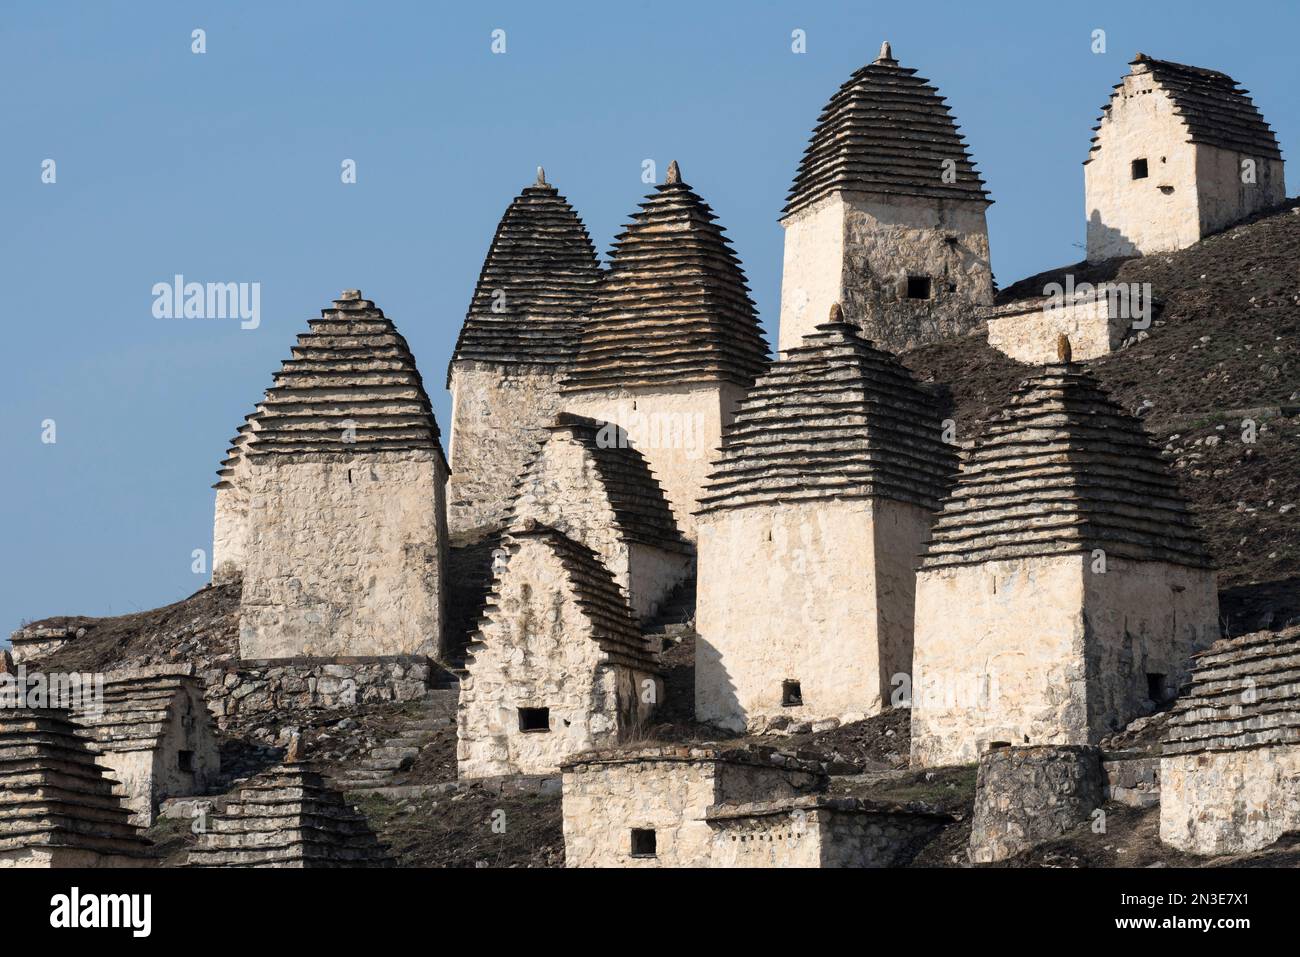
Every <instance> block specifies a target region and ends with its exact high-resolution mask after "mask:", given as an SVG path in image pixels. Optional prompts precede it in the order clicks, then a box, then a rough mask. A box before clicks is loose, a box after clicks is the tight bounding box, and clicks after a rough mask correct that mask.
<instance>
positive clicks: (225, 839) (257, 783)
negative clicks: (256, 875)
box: [186, 761, 393, 868]
mask: <svg viewBox="0 0 1300 957" xmlns="http://www.w3.org/2000/svg"><path fill="white" fill-rule="evenodd" d="M186 864H187V866H189V867H287V868H321V867H391V866H392V864H393V859H392V857H391V855H390V854H389V852H388V848H387V847H386V846H385V845H383V844H381V843H380V842H379V839H378V838H377V837H376V836H375V833H374V831H372V830H371V828H370V825H369V824H368V823H367V822H366V819H365V817H364V816H363V815H362V814H360V813H359V812H358V811H357V810H356V809H355V808H354V807H352V806H351V805H350V804H348V803H347V802H346V801H344V799H343V796H342V795H341V794H340V793H339V792H338V791H336V790H334V789H333V788H332V787H330V786H329V785H328V784H327V783H326V781H325V778H324V777H322V776H321V774H320V773H319V772H317V771H315V770H314V769H312V768H311V766H310V765H308V764H304V763H299V762H295V761H288V762H286V763H284V764H281V765H277V766H276V767H273V768H271V769H269V770H267V771H263V772H262V773H260V774H258V775H256V776H254V777H253V778H250V779H249V780H248V781H247V782H245V783H244V785H243V786H242V787H240V788H239V790H238V791H237V792H236V793H235V795H234V797H232V798H230V800H229V801H227V803H226V809H225V811H223V812H222V813H220V814H217V815H215V816H213V817H212V818H210V819H209V820H208V822H207V830H206V831H205V832H203V833H202V834H201V835H200V836H199V840H198V843H197V844H196V845H195V846H194V847H192V848H190V851H189V856H188V859H187V861H186Z"/></svg>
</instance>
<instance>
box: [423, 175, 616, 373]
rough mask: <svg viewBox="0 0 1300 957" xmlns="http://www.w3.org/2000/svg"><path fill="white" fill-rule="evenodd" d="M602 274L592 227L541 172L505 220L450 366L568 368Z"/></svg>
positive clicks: (486, 261) (482, 275)
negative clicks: (497, 364) (470, 362)
mask: <svg viewBox="0 0 1300 957" xmlns="http://www.w3.org/2000/svg"><path fill="white" fill-rule="evenodd" d="M600 275H601V273H600V263H599V261H598V260H597V258H596V250H595V249H594V248H593V246H592V245H591V238H590V237H589V236H588V235H587V227H586V226H584V225H583V224H582V220H581V219H579V218H578V214H577V213H576V212H574V210H573V207H572V206H570V205H569V202H568V200H566V199H565V198H564V197H563V196H561V195H560V194H559V192H558V191H557V190H556V188H555V187H554V186H552V185H550V184H549V183H547V182H546V179H545V174H544V173H543V171H542V170H541V169H538V171H537V182H536V184H534V185H532V186H529V187H527V188H526V189H524V191H523V192H522V193H520V194H519V195H518V196H517V197H515V199H514V201H513V202H511V204H510V206H509V207H508V208H507V209H506V212H505V215H504V216H502V217H501V222H500V224H498V226H497V231H496V235H495V236H493V237H492V245H491V246H490V247H489V248H488V254H487V258H486V259H485V260H484V261H483V270H482V272H480V273H479V278H478V285H477V286H476V287H475V288H474V297H473V299H471V300H470V306H469V312H468V313H467V314H466V316H465V324H464V325H463V326H462V327H461V330H460V336H459V338H457V340H456V350H455V352H454V353H452V360H451V361H452V362H453V363H455V362H457V361H458V360H464V359H470V360H475V361H479V362H505V363H526V364H551V365H562V364H566V363H568V362H570V361H571V360H572V359H573V355H574V353H575V352H576V351H577V348H578V336H579V333H580V331H581V329H582V323H583V320H584V319H585V318H586V317H587V315H588V314H589V313H590V312H591V307H592V304H593V303H594V301H595V297H596V287H597V286H598V284H599V283H600ZM448 376H449V377H450V369H449V370H448Z"/></svg>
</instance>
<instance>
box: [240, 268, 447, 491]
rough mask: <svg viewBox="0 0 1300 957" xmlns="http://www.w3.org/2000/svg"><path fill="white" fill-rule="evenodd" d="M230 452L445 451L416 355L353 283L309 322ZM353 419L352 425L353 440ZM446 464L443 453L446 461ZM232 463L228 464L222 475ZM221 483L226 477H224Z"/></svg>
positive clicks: (284, 453) (264, 453)
mask: <svg viewBox="0 0 1300 957" xmlns="http://www.w3.org/2000/svg"><path fill="white" fill-rule="evenodd" d="M308 324H309V326H310V330H309V331H308V332H305V333H302V334H301V335H299V336H298V342H297V344H296V345H295V346H294V347H293V350H292V354H291V356H290V357H289V358H288V359H286V360H285V362H284V363H283V365H282V366H281V368H280V371H279V372H278V373H276V376H275V382H274V384H273V385H272V387H271V388H270V389H269V390H268V391H267V393H266V398H265V399H264V400H263V401H262V403H261V405H260V406H259V410H258V411H257V412H255V413H254V414H253V416H251V417H250V419H249V422H248V423H246V426H247V425H249V424H252V423H255V428H253V429H252V430H251V431H248V430H247V429H241V433H240V434H241V435H246V436H247V441H246V442H245V443H244V444H243V445H242V446H241V445H240V444H239V439H238V437H237V438H236V450H235V451H234V452H233V453H232V454H233V455H235V456H237V455H239V454H247V455H249V456H251V457H252V459H253V460H256V459H258V458H260V457H262V456H267V455H290V456H298V457H301V456H310V455H313V454H315V453H345V454H365V453H370V452H404V451H414V450H419V451H429V452H436V454H437V455H438V456H439V457H440V458H441V457H442V446H441V445H440V442H439V433H438V424H437V422H435V421H434V417H433V408H432V406H431V405H430V404H429V396H428V395H427V394H426V393H425V391H424V382H423V380H422V379H421V378H420V371H419V369H417V368H416V365H415V357H414V356H412V355H411V350H410V349H409V348H408V347H407V344H406V340H405V339H403V338H402V336H401V334H400V333H398V331H397V328H396V327H395V326H394V325H393V322H392V320H391V319H388V318H387V317H385V316H384V313H383V310H382V309H379V308H378V307H376V306H375V304H374V303H373V302H371V301H370V300H368V299H363V298H361V293H360V292H359V291H358V290H356V289H348V290H345V291H344V292H343V294H342V295H341V296H340V297H339V298H338V299H336V300H335V301H334V306H333V308H331V309H322V310H321V317H320V318H319V319H310V320H308ZM349 425H352V426H354V433H355V440H354V441H347V439H348V438H351V437H352V436H353V432H352V431H349V429H348V427H349ZM443 462H444V465H445V459H444V460H443ZM232 464H233V462H232V459H231V458H228V459H227V461H226V462H225V463H223V470H222V475H223V478H224V477H225V476H226V475H227V474H228V472H227V469H228V468H230V467H231V465H232ZM218 484H220V483H218Z"/></svg>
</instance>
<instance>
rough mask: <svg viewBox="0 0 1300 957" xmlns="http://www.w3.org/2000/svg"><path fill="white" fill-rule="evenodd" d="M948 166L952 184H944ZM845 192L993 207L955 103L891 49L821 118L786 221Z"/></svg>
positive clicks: (852, 80) (856, 75)
mask: <svg viewBox="0 0 1300 957" xmlns="http://www.w3.org/2000/svg"><path fill="white" fill-rule="evenodd" d="M948 160H951V161H952V164H953V165H951V166H950V168H951V169H952V170H953V172H954V173H955V179H954V180H953V182H951V183H948V182H944V178H943V174H944V170H945V163H946V161H948ZM837 192H865V193H887V194H892V195H901V196H920V197H926V198H931V199H956V200H975V201H977V202H982V203H991V202H992V200H990V199H989V195H988V192H987V191H986V190H985V188H984V180H983V179H982V178H981V177H980V174H979V172H978V171H977V170H976V169H975V164H974V162H973V161H972V160H971V157H970V151H969V149H968V147H967V145H966V141H965V140H964V139H963V138H962V135H961V133H960V128H959V127H958V126H957V123H956V121H955V120H954V119H953V116H952V112H951V110H949V108H948V104H947V102H946V101H945V99H944V98H943V97H942V96H940V95H939V91H938V90H937V89H935V87H934V86H933V85H932V84H931V83H930V81H929V80H927V79H925V78H924V77H920V76H917V75H916V71H915V70H913V69H909V68H907V67H901V66H899V65H898V61H897V60H895V59H894V56H893V53H892V52H891V51H890V47H889V44H888V43H885V44H884V45H883V46H882V47H881V50H880V56H879V57H878V58H877V59H876V60H875V61H874V62H873V63H869V64H867V65H866V66H864V67H862V68H861V69H860V70H858V71H857V72H855V73H854V74H853V75H852V76H851V77H849V78H848V80H847V81H846V82H845V83H844V85H843V86H841V87H840V88H839V90H838V91H836V93H835V95H834V96H832V97H831V100H830V102H829V103H827V104H826V108H825V109H823V110H822V112H821V115H820V116H819V117H818V118H817V126H816V128H815V129H814V130H813V133H812V138H811V139H810V140H809V142H808V146H807V148H806V149H805V150H804V155H803V160H802V161H800V163H799V171H798V172H797V173H796V174H795V178H794V184H793V185H792V186H791V187H790V195H789V197H788V198H787V202H786V205H785V212H784V216H789V215H790V214H791V213H794V212H797V211H798V210H800V209H803V208H804V207H806V206H810V205H812V204H813V203H815V202H817V200H819V199H821V198H823V197H825V196H828V195H830V194H832V193H837ZM784 216H783V218H784Z"/></svg>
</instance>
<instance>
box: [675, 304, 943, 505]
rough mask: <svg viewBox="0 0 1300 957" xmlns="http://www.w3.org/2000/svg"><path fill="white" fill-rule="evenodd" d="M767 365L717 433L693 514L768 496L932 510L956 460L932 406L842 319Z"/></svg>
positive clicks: (902, 371) (904, 373) (836, 314)
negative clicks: (876, 500)
mask: <svg viewBox="0 0 1300 957" xmlns="http://www.w3.org/2000/svg"><path fill="white" fill-rule="evenodd" d="M831 317H832V319H831V321H830V322H825V323H822V324H821V325H819V326H817V328H816V331H815V332H813V333H811V334H810V335H808V336H805V337H804V339H803V342H802V343H801V344H800V345H799V346H797V347H796V348H794V349H790V350H788V351H787V353H786V358H785V359H783V360H782V361H780V362H777V363H774V364H773V365H772V367H771V370H770V371H769V372H768V373H767V375H765V376H763V377H761V378H760V379H759V380H758V381H757V382H756V383H755V384H754V387H753V389H751V390H750V392H749V394H748V396H746V398H745V399H744V400H743V401H742V402H741V404H740V407H739V409H738V410H737V411H736V417H735V421H733V422H732V424H731V425H730V426H728V427H727V428H726V429H724V430H723V434H722V449H721V450H720V452H719V455H718V459H717V462H716V463H715V466H714V470H713V471H712V472H711V473H710V474H709V478H708V481H707V483H706V485H705V488H704V493H703V495H701V496H700V507H699V509H698V513H699V514H704V513H707V512H712V511H717V510H721V509H728V508H742V507H744V506H747V505H755V504H762V503H768V502H796V501H806V500H810V499H828V498H871V497H877V496H878V497H881V498H888V499H894V500H896V501H901V502H910V503H912V504H915V505H920V506H922V507H923V508H929V509H937V508H938V507H939V502H940V500H941V499H942V498H943V495H944V493H945V492H946V491H947V487H948V483H949V481H950V480H951V477H952V474H953V472H954V471H955V470H956V467H957V454H956V451H955V450H954V449H953V448H952V447H951V446H949V445H947V444H946V443H944V442H943V440H942V427H941V424H940V419H939V410H938V405H937V403H936V401H935V399H934V397H933V395H931V393H930V392H929V391H928V390H926V389H925V388H924V387H922V386H921V385H920V384H919V383H918V382H917V381H916V380H915V379H914V378H913V377H912V374H911V373H910V372H909V371H908V370H907V369H906V368H905V367H904V366H903V364H902V363H901V362H899V361H898V360H897V359H896V358H895V357H894V356H893V355H891V354H890V353H888V352H884V351H882V350H880V349H877V348H875V347H874V346H873V345H872V344H871V343H870V342H869V341H868V340H866V339H864V338H862V336H861V334H860V330H859V329H858V328H857V327H856V326H854V325H852V324H850V323H847V322H845V321H844V320H843V318H842V316H841V314H840V311H839V307H838V306H836V307H834V308H833V309H832V310H831Z"/></svg>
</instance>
